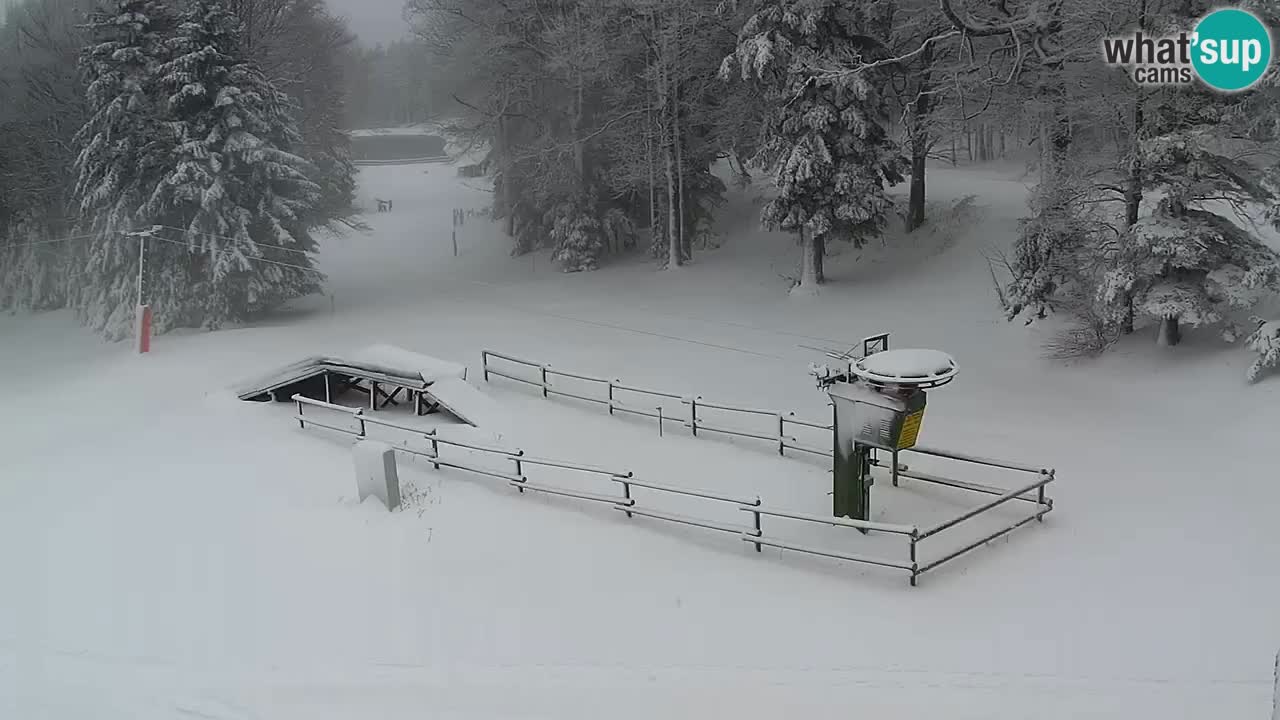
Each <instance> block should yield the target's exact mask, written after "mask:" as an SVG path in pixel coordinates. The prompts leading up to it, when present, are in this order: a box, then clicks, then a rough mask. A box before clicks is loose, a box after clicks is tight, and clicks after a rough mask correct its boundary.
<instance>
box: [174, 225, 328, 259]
mask: <svg viewBox="0 0 1280 720" xmlns="http://www.w3.org/2000/svg"><path fill="white" fill-rule="evenodd" d="M158 227H161V228H164V229H165V230H173V231H174V232H180V233H183V234H185V233H186V232H187V231H186V230H183V229H182V228H179V227H173V226H172V225H159V226H158ZM197 234H198V235H206V236H208V237H212V238H218V239H219V240H227V241H229V242H240V238H233V237H230V236H228V235H218V234H217V233H210V232H199V233H197ZM254 244H255V245H257V246H258V247H262V248H271V249H272V250H280V251H281V252H291V253H297V254H299V255H307V256H310V253H309V252H307V251H306V250H295V249H293V248H287V247H281V246H280V245H266V244H264V243H260V242H257V241H254Z"/></svg>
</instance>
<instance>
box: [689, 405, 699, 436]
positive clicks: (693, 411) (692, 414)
mask: <svg viewBox="0 0 1280 720" xmlns="http://www.w3.org/2000/svg"><path fill="white" fill-rule="evenodd" d="M689 427H690V428H691V429H692V430H693V436H694V437H698V398H697V397H691V398H689Z"/></svg>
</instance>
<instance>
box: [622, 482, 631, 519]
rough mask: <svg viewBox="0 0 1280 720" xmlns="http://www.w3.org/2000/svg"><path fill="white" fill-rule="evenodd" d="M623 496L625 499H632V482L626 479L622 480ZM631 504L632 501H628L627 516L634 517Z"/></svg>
mask: <svg viewBox="0 0 1280 720" xmlns="http://www.w3.org/2000/svg"><path fill="white" fill-rule="evenodd" d="M622 497H623V499H624V500H630V499H631V483H629V482H627V481H626V480H622ZM631 505H632V503H627V508H628V509H627V510H626V513H627V517H632V515H631V510H630V507H631Z"/></svg>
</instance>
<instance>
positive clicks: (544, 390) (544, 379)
mask: <svg viewBox="0 0 1280 720" xmlns="http://www.w3.org/2000/svg"><path fill="white" fill-rule="evenodd" d="M541 369H542V397H550V396H549V395H548V394H547V366H546V365H543V366H542V368H541Z"/></svg>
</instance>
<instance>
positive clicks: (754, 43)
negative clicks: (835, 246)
mask: <svg viewBox="0 0 1280 720" xmlns="http://www.w3.org/2000/svg"><path fill="white" fill-rule="evenodd" d="M883 11H884V4H883V3H874V2H866V3H848V2H841V1H840V0H757V2H756V3H755V12H754V13H753V14H752V15H751V16H750V18H749V19H748V20H747V22H746V23H745V24H744V25H743V27H742V30H741V31H740V32H739V34H738V47H737V51H736V52H735V54H734V55H733V56H730V57H728V58H726V59H725V62H724V64H723V65H722V67H721V75H722V76H727V75H728V73H730V72H731V71H732V69H733V66H734V65H735V64H736V65H737V66H739V67H740V69H741V72H742V75H743V77H744V78H748V79H753V80H756V81H759V82H761V83H763V84H764V85H765V87H766V88H767V97H768V99H769V100H770V102H771V105H770V107H769V109H768V110H767V111H766V113H765V121H764V123H763V127H762V129H761V145H760V149H759V154H758V156H757V162H758V163H760V164H762V165H764V166H765V167H768V168H770V169H772V170H773V173H774V184H775V185H776V186H777V188H778V195H777V196H776V197H775V198H773V199H772V200H770V201H769V202H768V203H767V204H766V205H765V207H764V209H763V211H762V213H761V220H762V221H763V223H764V224H765V225H766V226H768V227H771V228H780V229H783V230H789V231H792V232H796V233H799V234H800V239H801V244H802V246H803V248H804V253H803V257H802V264H801V272H800V286H801V287H803V288H811V287H814V286H816V285H818V284H820V283H821V282H822V281H823V272H822V258H823V255H824V254H825V247H826V242H827V240H829V239H838V240H845V241H849V242H852V243H854V244H855V245H861V244H862V243H863V242H865V241H866V240H867V239H868V238H872V237H875V236H877V235H879V234H880V232H881V230H882V229H883V227H884V225H885V222H886V219H887V216H888V214H889V212H890V210H891V208H892V206H893V203H892V201H891V200H890V199H889V197H888V195H887V194H886V192H885V184H886V183H889V184H894V183H897V182H900V181H901V180H902V171H903V169H904V167H905V160H904V159H903V158H902V157H901V156H900V155H899V154H898V153H897V148H896V146H895V144H894V143H893V141H892V140H891V138H890V137H889V134H888V133H887V132H886V130H885V126H886V124H887V118H886V116H885V112H884V101H883V99H882V98H881V95H880V91H879V89H878V88H879V86H880V84H881V83H882V82H884V78H883V77H882V75H881V71H879V70H877V69H875V68H867V67H857V66H858V65H860V64H864V63H870V62H872V61H874V59H875V56H876V54H877V52H878V45H877V43H876V42H875V41H873V40H871V39H870V38H871V37H873V36H874V35H875V34H876V31H877V29H878V28H880V27H881V26H882V24H883V23H884V19H885V18H884V16H882V15H881V14H880V13H882V12H883ZM851 58H852V59H853V60H854V62H853V65H854V66H855V67H856V68H857V69H854V70H851V71H845V72H831V71H824V70H823V69H824V68H840V67H849V66H850V59H851Z"/></svg>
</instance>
